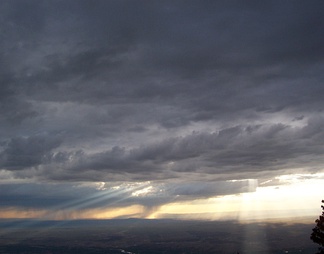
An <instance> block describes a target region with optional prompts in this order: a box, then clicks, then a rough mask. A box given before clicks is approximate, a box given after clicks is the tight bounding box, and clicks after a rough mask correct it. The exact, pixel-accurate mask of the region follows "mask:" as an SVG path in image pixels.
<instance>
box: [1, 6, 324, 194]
mask: <svg viewBox="0 0 324 254" xmlns="http://www.w3.org/2000/svg"><path fill="white" fill-rule="evenodd" d="M0 5H1V6H0V7H1V8H0V10H1V11H0V17H1V18H0V20H1V24H2V26H1V33H0V34H1V35H0V58H1V61H0V83H1V84H0V120H1V127H0V149H1V150H0V169H1V171H0V174H4V175H5V176H6V178H10V179H11V180H17V179H20V180H23V179H25V180H26V179H28V180H29V181H33V180H35V179H37V180H43V181H45V180H46V181H55V182H62V184H63V182H64V183H65V182H74V181H86V182H92V181H106V182H115V181H139V182H140V181H148V180H156V181H162V180H165V179H177V181H191V182H192V181H196V180H201V181H207V182H209V181H210V182H212V181H223V180H233V179H236V180H239V179H248V178H259V179H265V178H273V177H275V176H276V175H279V174H282V173H283V172H286V173H287V172H293V173H294V172H296V171H301V170H304V171H308V172H318V171H322V166H321V165H322V164H323V159H322V156H321V155H322V154H323V150H324V147H323V145H322V144H321V140H323V128H322V126H323V110H324V103H323V99H322V97H323V96H322V95H323V94H324V90H323V85H322V80H323V79H324V75H323V73H324V72H323V66H324V62H323V59H324V58H323V55H324V47H323V43H322V41H323V39H324V33H323V29H322V27H323V26H324V15H323V11H322V10H323V7H324V6H323V2H322V1H312V3H308V2H305V1H294V2H293V3H292V2H284V3H282V2H280V3H279V2H276V1H271V2H267V3H263V2H262V3H261V2H259V1H248V2H246V3H242V2H239V1H226V2H225V1H224V2H215V1H204V2H201V1H186V2H185V3H184V2H182V1H177V2H174V1H163V2H157V1H144V0H143V1H136V2H134V1H100V0H98V1H95V3H93V2H90V1H86V0H82V1H78V2H73V1H68V2H67V1H55V2H51V1H36V0H32V1H28V2H26V1H18V0H14V1H2V2H1V4H0ZM7 180H8V179H7ZM236 187H237V186H234V187H233V190H234V189H235V190H236V191H238V192H239V191H240V190H238V189H239V188H236ZM197 188H198V187H197ZM202 188H203V189H202V190H201V193H205V194H206V195H207V193H214V192H215V193H216V192H217V193H221V191H218V189H217V190H216V189H213V188H214V187H211V186H209V185H208V187H206V188H205V189H204V187H202ZM222 188H223V187H222ZM224 188H225V187H224ZM184 189H187V185H186V184H183V185H182V187H181V188H180V187H179V189H177V191H178V192H180V193H185V192H187V193H189V194H190V195H189V196H194V194H193V193H191V192H190V190H189V189H188V190H186V191H184ZM225 189H226V188H225ZM173 190H174V193H173V192H172V193H173V195H178V194H176V192H177V191H176V190H175V189H173ZM191 191H192V192H196V191H197V192H199V190H198V189H197V190H196V189H195V188H193V189H192V190H191ZM170 193H171V192H170ZM224 193H227V192H226V191H224ZM170 195H171V194H170ZM199 195H200V194H199ZM201 195H202V196H203V194H201Z"/></svg>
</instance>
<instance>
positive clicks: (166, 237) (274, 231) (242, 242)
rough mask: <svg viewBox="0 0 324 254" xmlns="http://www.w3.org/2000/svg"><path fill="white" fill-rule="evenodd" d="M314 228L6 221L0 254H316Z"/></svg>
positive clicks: (175, 222)
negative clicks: (312, 238) (312, 240)
mask: <svg viewBox="0 0 324 254" xmlns="http://www.w3.org/2000/svg"><path fill="white" fill-rule="evenodd" d="M312 226H313V225H311V224H302V223H296V224H286V223H258V222H253V223H246V224H240V223H238V222H234V221H182V220H169V219H166V220H142V219H122V220H73V221H39V220H1V221H0V253H10V254H18V253H19V254H27V253H28V254H29V253H33V254H38V253H51V254H53V253H54V254H59V253H60V254H62V253H67V254H69V253H74V254H75V253H78V254H83V253H87V254H99V253H102V254H118V253H119V254H120V253H126V254H127V253H128V254H162V253H168V254H173V253H195V254H199V253H204V254H211V253H213V254H215V253H220V254H222V253H224V254H225V253H234V254H236V253H237V252H239V253H240V254H244V253H249V254H261V253H274V254H277V253H278V254H279V253H303V254H311V253H312V254H313V253H315V252H316V246H314V244H313V243H312V242H311V241H309V233H310V231H311V228H312Z"/></svg>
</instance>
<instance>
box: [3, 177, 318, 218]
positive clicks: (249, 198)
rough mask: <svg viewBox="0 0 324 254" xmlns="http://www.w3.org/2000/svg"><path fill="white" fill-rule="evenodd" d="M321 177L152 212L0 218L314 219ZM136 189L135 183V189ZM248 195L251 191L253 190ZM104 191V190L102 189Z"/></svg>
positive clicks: (149, 188) (33, 213) (72, 210)
mask: <svg viewBox="0 0 324 254" xmlns="http://www.w3.org/2000/svg"><path fill="white" fill-rule="evenodd" d="M323 176H324V174H316V175H314V174H313V175H297V174H296V175H285V176H280V177H278V178H277V179H276V180H278V181H277V182H278V183H279V185H276V186H265V185H266V182H265V183H262V184H259V186H258V182H257V180H254V179H250V180H248V182H249V185H250V192H246V193H241V194H237V195H224V196H219V197H212V198H206V199H196V200H191V201H178V202H173V203H167V204H164V205H161V206H159V207H154V209H152V208H151V209H149V208H146V207H144V206H143V205H139V204H132V205H128V206H121V207H118V204H115V206H112V207H109V208H107V207H106V208H95V209H94V208H92V209H83V210H82V209H79V210H78V208H77V207H69V209H65V210H64V209H61V210H60V209H57V210H37V209H29V210H26V209H19V208H14V207H11V208H6V209H0V218H42V219H54V220H67V219H113V218H128V217H138V218H151V219H154V218H177V219H179V218H183V219H207V220H219V219H235V220H240V221H244V220H251V219H255V220H267V219H274V218H289V217H290V218H293V217H303V216H314V218H315V217H316V216H317V215H318V213H319V209H320V205H319V204H320V201H321V200H322V199H323V193H324V184H323ZM138 185H140V184H139V183H136V186H138ZM141 186H142V187H141V188H133V189H132V190H133V191H132V192H131V196H133V197H139V196H140V197H144V196H145V195H152V193H153V189H154V187H153V184H152V183H150V182H145V184H143V185H141ZM256 186H258V187H256ZM254 189H255V191H253V192H252V190H254ZM102 190H103V191H104V190H105V188H103V187H102Z"/></svg>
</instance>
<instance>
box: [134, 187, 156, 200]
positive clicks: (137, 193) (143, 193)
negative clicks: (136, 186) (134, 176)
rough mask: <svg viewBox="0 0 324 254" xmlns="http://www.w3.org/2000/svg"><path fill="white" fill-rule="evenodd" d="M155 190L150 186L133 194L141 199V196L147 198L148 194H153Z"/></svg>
mask: <svg viewBox="0 0 324 254" xmlns="http://www.w3.org/2000/svg"><path fill="white" fill-rule="evenodd" d="M152 190H153V186H148V187H146V188H143V189H141V190H137V191H134V192H132V196H134V197H139V196H146V195H147V194H149V193H151V192H152Z"/></svg>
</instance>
